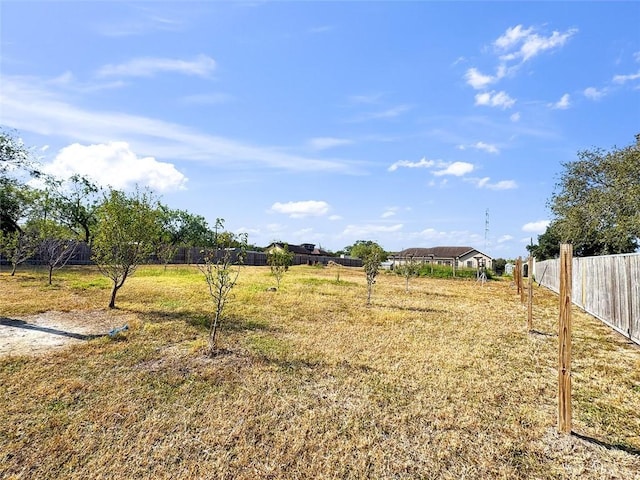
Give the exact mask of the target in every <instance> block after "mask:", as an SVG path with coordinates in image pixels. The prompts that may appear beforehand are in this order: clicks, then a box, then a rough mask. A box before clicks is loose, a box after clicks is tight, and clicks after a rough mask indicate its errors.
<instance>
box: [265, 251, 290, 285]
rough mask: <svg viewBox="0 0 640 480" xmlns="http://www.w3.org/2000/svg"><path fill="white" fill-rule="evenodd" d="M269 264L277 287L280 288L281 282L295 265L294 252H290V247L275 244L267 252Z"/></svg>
mask: <svg viewBox="0 0 640 480" xmlns="http://www.w3.org/2000/svg"><path fill="white" fill-rule="evenodd" d="M279 245H282V246H279ZM267 264H268V265H269V267H271V274H272V275H273V276H274V277H276V283H277V286H278V288H280V280H282V277H283V276H284V273H285V272H286V271H287V270H289V267H290V266H291V265H292V264H293V252H290V251H289V245H287V244H286V243H284V244H278V243H277V242H276V243H274V245H273V247H271V248H270V249H269V250H268V251H267Z"/></svg>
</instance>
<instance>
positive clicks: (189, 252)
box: [0, 242, 362, 267]
mask: <svg viewBox="0 0 640 480" xmlns="http://www.w3.org/2000/svg"><path fill="white" fill-rule="evenodd" d="M238 251H239V250H238V249H234V251H233V255H234V257H233V258H234V260H233V261H235V258H236V256H237V254H238ZM218 255H220V256H221V255H222V252H219V254H218ZM203 261H204V259H203V253H202V248H198V247H180V248H178V250H177V251H176V254H175V255H174V256H173V258H172V259H171V261H170V262H169V264H177V265H187V264H194V263H202V262H203ZM329 262H334V263H339V264H340V265H344V266H345V267H361V266H362V260H360V259H359V258H341V257H330V256H325V255H294V257H293V264H294V265H327V264H328V263H329ZM0 263H2V264H5V265H6V264H8V263H9V262H7V261H6V259H5V258H0ZM26 263H28V264H31V265H38V264H40V263H42V262H41V261H40V259H39V258H38V256H37V255H35V256H34V257H32V258H31V259H29V260H28V261H27V262H26ZM149 263H152V264H161V263H162V262H161V261H160V260H159V259H158V257H157V256H156V255H152V256H151V257H150V258H149ZM92 264H93V262H92V261H91V249H90V248H89V246H88V245H87V244H86V243H84V242H80V244H79V245H78V247H77V249H76V252H75V254H74V256H73V257H72V258H71V260H70V261H69V262H68V264H67V265H92ZM244 264H245V265H251V266H258V267H264V266H266V265H267V254H266V253H265V252H254V251H249V252H246V256H245V260H244Z"/></svg>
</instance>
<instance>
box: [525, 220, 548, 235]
mask: <svg viewBox="0 0 640 480" xmlns="http://www.w3.org/2000/svg"><path fill="white" fill-rule="evenodd" d="M550 223H551V222H550V221H549V220H538V221H535V222H529V223H525V224H524V225H523V226H522V231H523V232H530V233H538V234H541V233H544V232H545V230H546V229H547V227H548V226H549V224H550Z"/></svg>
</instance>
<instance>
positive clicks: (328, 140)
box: [309, 137, 353, 150]
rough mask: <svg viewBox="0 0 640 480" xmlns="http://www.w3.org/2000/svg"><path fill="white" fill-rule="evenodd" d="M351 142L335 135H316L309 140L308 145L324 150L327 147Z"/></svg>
mask: <svg viewBox="0 0 640 480" xmlns="http://www.w3.org/2000/svg"><path fill="white" fill-rule="evenodd" d="M352 143H353V141H352V140H349V139H346V138H335V137H316V138H312V139H311V140H309V145H310V146H311V148H313V149H315V150H326V149H328V148H333V147H340V146H342V145H350V144H352Z"/></svg>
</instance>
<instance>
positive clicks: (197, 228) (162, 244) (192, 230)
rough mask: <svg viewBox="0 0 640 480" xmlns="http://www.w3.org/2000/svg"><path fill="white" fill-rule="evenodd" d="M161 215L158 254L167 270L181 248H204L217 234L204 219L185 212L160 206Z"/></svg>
mask: <svg viewBox="0 0 640 480" xmlns="http://www.w3.org/2000/svg"><path fill="white" fill-rule="evenodd" d="M159 214H160V224H161V227H160V237H159V239H158V242H157V245H156V254H157V255H158V258H159V259H160V261H161V262H162V263H163V264H164V266H165V269H166V267H167V264H168V263H169V262H170V261H171V259H172V258H173V257H174V256H175V254H176V252H177V251H178V249H179V248H180V247H181V246H183V247H204V246H208V245H211V244H212V241H213V240H212V239H213V238H214V237H215V234H212V232H211V231H210V230H209V226H208V225H207V221H206V220H205V219H204V217H202V216H200V215H193V214H191V213H189V212H187V211H185V210H173V209H171V208H169V207H167V206H165V205H160V209H159Z"/></svg>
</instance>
